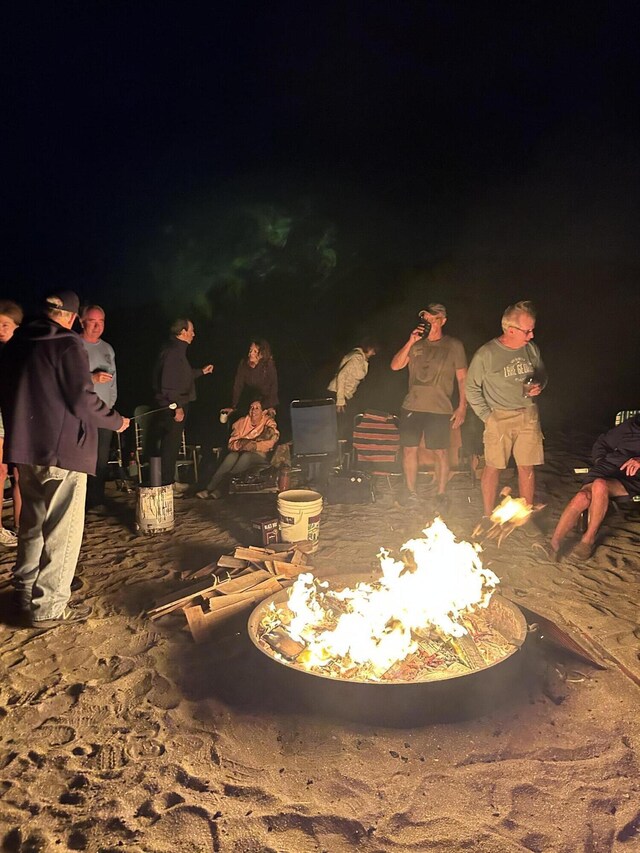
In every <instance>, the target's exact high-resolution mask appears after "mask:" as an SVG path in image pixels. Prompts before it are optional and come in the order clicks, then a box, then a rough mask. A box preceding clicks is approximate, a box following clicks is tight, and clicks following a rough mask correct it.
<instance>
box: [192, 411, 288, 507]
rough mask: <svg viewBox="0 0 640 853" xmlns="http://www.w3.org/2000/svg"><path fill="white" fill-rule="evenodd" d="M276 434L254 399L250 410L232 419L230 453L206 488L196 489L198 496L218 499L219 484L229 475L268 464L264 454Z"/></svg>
mask: <svg viewBox="0 0 640 853" xmlns="http://www.w3.org/2000/svg"><path fill="white" fill-rule="evenodd" d="M279 438H280V433H279V432H278V427H277V425H276V422H275V420H274V419H273V418H272V417H271V415H270V414H268V412H267V411H265V410H264V409H263V408H262V402H261V401H260V400H254V401H253V403H251V405H250V406H249V414H248V415H245V416H244V417H243V418H238V420H237V421H236V422H235V423H234V425H233V428H232V430H231V437H230V438H229V444H228V447H229V453H228V454H227V455H226V456H225V458H224V459H223V460H222V463H221V464H220V466H219V468H218V470H217V471H216V473H215V474H214V475H213V477H212V478H211V480H210V481H209V483H208V485H207V488H206V489H203V490H202V491H201V492H198V497H199V498H202V499H203V500H206V499H207V498H209V499H212V500H217V499H218V498H221V497H222V492H221V491H220V490H219V486H221V485H223V484H224V483H226V482H228V481H229V480H230V479H231V477H236V476H238V474H244V473H246V472H247V471H249V470H251V469H252V468H260V467H264V466H266V465H268V464H269V460H268V459H267V454H268V453H269V452H270V451H271V450H273V448H274V447H275V446H276V444H277V443H278V439H279Z"/></svg>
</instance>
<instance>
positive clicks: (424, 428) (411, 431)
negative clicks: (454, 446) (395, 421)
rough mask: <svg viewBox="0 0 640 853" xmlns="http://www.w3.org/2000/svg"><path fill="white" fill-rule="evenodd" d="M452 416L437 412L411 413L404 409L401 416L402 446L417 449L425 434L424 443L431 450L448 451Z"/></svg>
mask: <svg viewBox="0 0 640 853" xmlns="http://www.w3.org/2000/svg"><path fill="white" fill-rule="evenodd" d="M450 430H451V415H439V414H436V413H435V412H410V411H409V410H408V409H403V410H402V412H401V414H400V445H401V446H402V447H417V446H418V445H419V444H420V439H421V438H422V435H423V434H424V443H425V446H426V447H428V448H429V450H446V449H447V448H448V447H449V444H450V441H451V438H450Z"/></svg>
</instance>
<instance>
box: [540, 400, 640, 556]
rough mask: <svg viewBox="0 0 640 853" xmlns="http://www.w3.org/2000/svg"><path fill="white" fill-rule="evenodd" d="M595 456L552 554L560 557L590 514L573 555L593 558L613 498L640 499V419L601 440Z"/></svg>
mask: <svg viewBox="0 0 640 853" xmlns="http://www.w3.org/2000/svg"><path fill="white" fill-rule="evenodd" d="M591 456H592V459H593V465H592V466H591V467H590V468H589V473H588V474H587V476H586V483H585V485H584V486H583V487H582V488H581V489H580V491H579V492H578V494H577V495H575V497H573V498H572V499H571V500H570V501H569V503H568V504H567V506H566V508H565V510H564V512H563V513H562V515H561V516H560V521H559V522H558V524H557V526H556V529H555V530H554V531H553V536H552V537H551V550H552V552H553V554H554V555H555V556H556V557H557V556H558V555H559V553H560V548H561V546H562V541H563V539H564V538H565V536H566V535H567V533H568V532H569V531H570V530H571V529H572V528H573V527H574V526H575V524H576V523H577V521H578V519H579V518H580V516H581V515H582V513H583V512H585V510H588V512H589V522H588V525H587V529H586V531H585V533H584V535H583V536H582V538H581V540H580V541H579V542H578V543H577V544H576V545H575V546H574V548H573V550H572V552H571V553H572V556H574V557H577V558H578V559H579V560H587V559H588V558H589V557H590V556H591V555H592V554H593V550H594V546H595V540H596V534H597V533H598V530H599V528H600V525H601V524H602V522H603V520H604V517H605V515H606V514H607V509H608V507H609V500H610V498H625V497H628V498H632V497H635V496H636V495H640V415H636V416H635V417H633V418H630V419H629V420H627V421H625V422H624V423H622V424H620V426H617V427H614V428H613V429H610V430H609V431H608V432H605V433H603V434H602V435H601V436H599V438H598V439H597V441H596V443H595V444H594V445H593V450H592V451H591Z"/></svg>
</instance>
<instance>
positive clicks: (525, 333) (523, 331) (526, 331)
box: [509, 326, 535, 335]
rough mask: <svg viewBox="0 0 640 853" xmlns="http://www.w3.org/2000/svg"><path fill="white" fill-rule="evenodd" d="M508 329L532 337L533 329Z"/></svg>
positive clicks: (513, 327) (512, 327)
mask: <svg viewBox="0 0 640 853" xmlns="http://www.w3.org/2000/svg"><path fill="white" fill-rule="evenodd" d="M509 328H510V329H517V330H518V331H519V332H522V334H523V335H532V334H533V333H534V331H535V329H521V328H520V326H509Z"/></svg>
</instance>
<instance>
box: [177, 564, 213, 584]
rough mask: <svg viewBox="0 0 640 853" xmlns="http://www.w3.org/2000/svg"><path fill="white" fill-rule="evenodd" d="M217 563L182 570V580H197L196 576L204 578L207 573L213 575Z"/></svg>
mask: <svg viewBox="0 0 640 853" xmlns="http://www.w3.org/2000/svg"><path fill="white" fill-rule="evenodd" d="M215 569H216V564H215V563H209V564H208V565H206V566H202V568H201V569H193V570H192V569H183V571H181V572H180V577H181V578H182V580H195V579H196V578H204V577H206V576H207V575H212V574H214V573H215Z"/></svg>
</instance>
